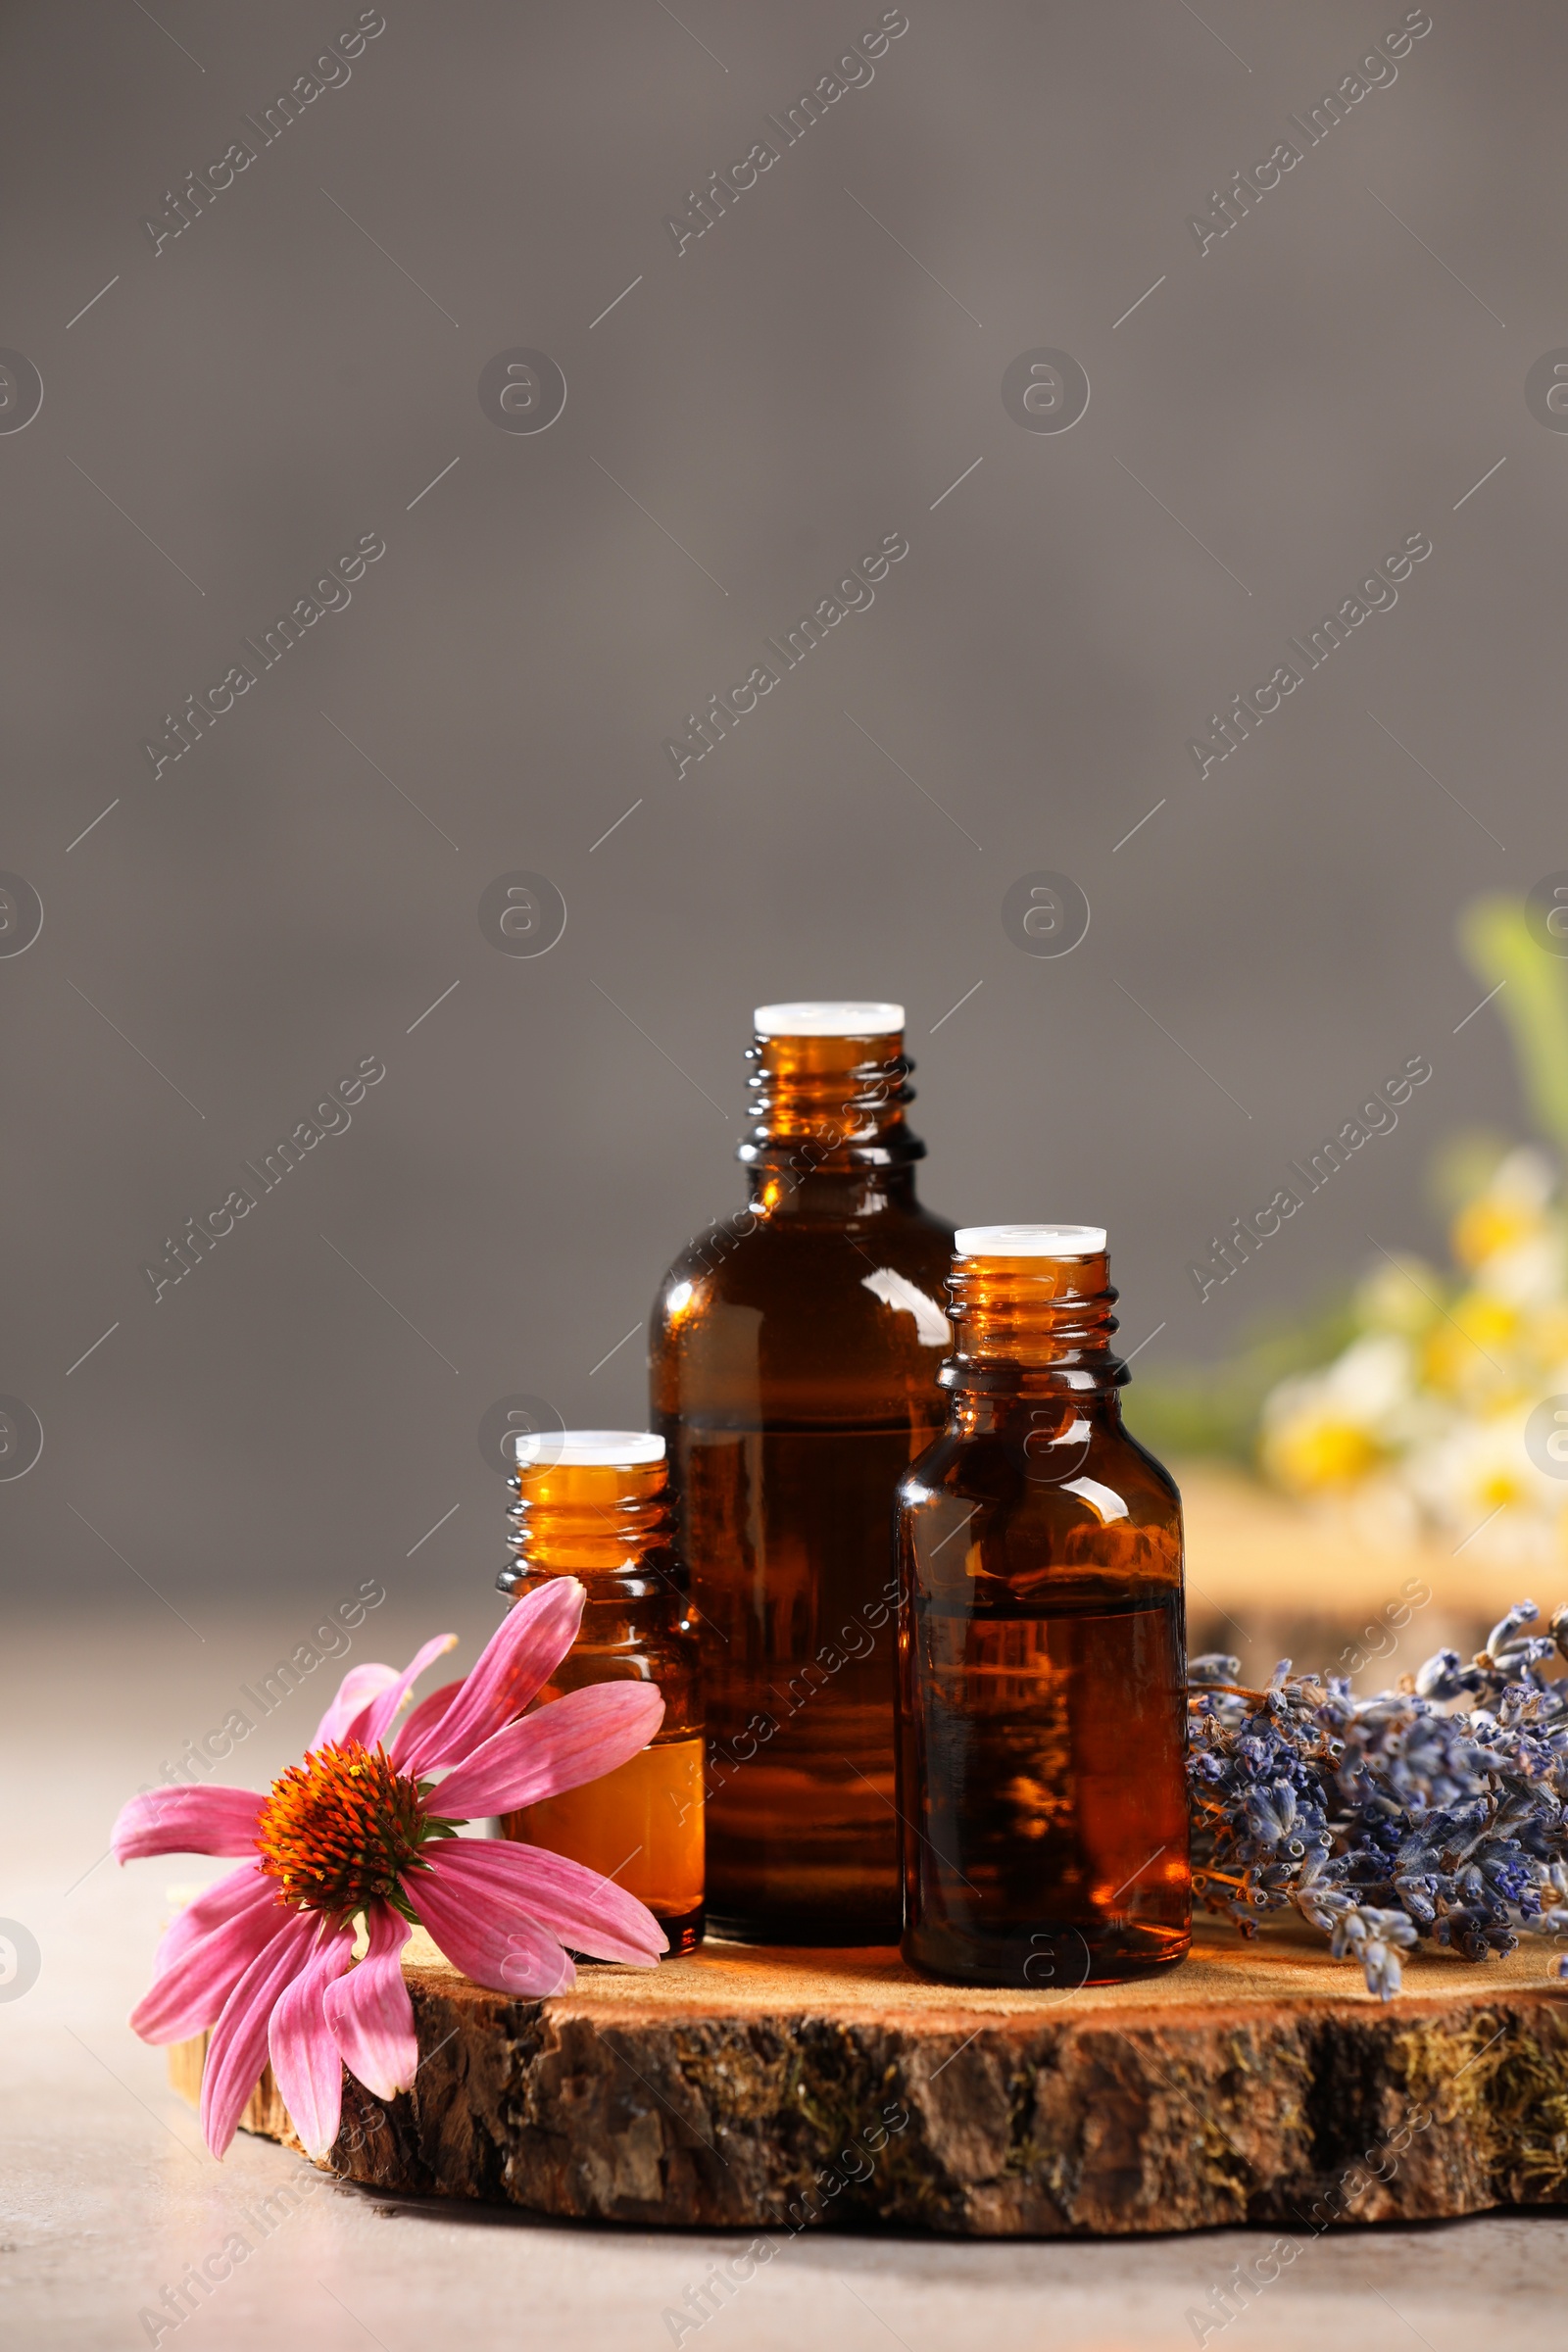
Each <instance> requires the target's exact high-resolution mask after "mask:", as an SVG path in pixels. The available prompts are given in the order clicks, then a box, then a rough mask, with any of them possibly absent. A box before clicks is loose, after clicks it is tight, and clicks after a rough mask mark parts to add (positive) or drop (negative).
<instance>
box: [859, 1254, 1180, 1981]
mask: <svg viewBox="0 0 1568 2352" xmlns="http://www.w3.org/2000/svg"><path fill="white" fill-rule="evenodd" d="M957 1241H958V1250H959V1254H958V1255H957V1256H956V1257H955V1260H954V1266H953V1274H952V1279H951V1282H950V1286H949V1289H950V1296H951V1299H952V1309H951V1311H952V1315H953V1320H954V1325H955V1329H956V1347H955V1349H954V1353H953V1356H952V1358H951V1360H950V1361H949V1362H948V1363H947V1364H945V1365H944V1367H943V1369H942V1373H941V1376H940V1377H941V1380H942V1384H943V1386H944V1387H945V1388H946V1389H947V1390H948V1392H949V1395H950V1398H951V1409H950V1414H949V1419H948V1426H947V1428H946V1430H945V1431H944V1432H943V1434H942V1436H941V1437H940V1438H938V1439H937V1441H936V1443H935V1444H934V1445H933V1446H931V1448H930V1450H929V1451H928V1452H927V1453H925V1454H923V1455H922V1456H921V1458H920V1460H919V1461H918V1462H916V1463H915V1464H914V1466H913V1468H912V1469H911V1470H910V1472H909V1474H908V1476H907V1478H906V1479H905V1481H904V1484H903V1487H902V1490H901V1495H900V1505H899V1555H900V1572H901V1578H902V1582H903V1611H902V1617H901V1628H900V1674H899V1702H900V1709H899V1711H900V1807H901V1816H902V1825H903V1826H902V1849H903V1862H904V1886H905V1905H906V1912H905V1923H906V1924H905V1934H904V1953H905V1957H906V1958H907V1960H908V1961H910V1962H911V1964H912V1965H913V1966H915V1967H917V1968H921V1969H924V1970H926V1971H927V1972H928V1973H930V1974H932V1975H934V1976H938V1977H943V1978H946V1979H949V1980H952V1981H955V1982H959V1983H968V1984H983V1985H1027V1986H1032V1987H1034V1988H1036V1989H1039V1990H1042V1991H1053V1992H1056V1993H1061V1994H1065V1993H1068V1992H1071V1991H1072V1990H1074V1989H1076V1987H1077V1986H1079V1985H1085V1984H1089V1985H1100V1984H1113V1983H1118V1982H1120V1981H1122V1980H1124V1979H1127V1978H1132V1977H1141V1976H1146V1975H1149V1974H1152V1973H1154V1972H1157V1971H1159V1970H1161V1969H1164V1968H1168V1967H1170V1966H1172V1965H1174V1964H1175V1963H1176V1962H1178V1961H1180V1960H1181V1959H1183V1958H1184V1957H1185V1955H1186V1952H1187V1949H1188V1944H1189V1940H1190V1933H1191V1877H1190V1869H1189V1860H1188V1812H1187V1786H1186V1770H1185V1755H1186V1720H1185V1691H1184V1686H1185V1681H1186V1654H1185V1619H1184V1609H1183V1585H1182V1526H1181V1503H1180V1498H1179V1496H1178V1495H1177V1492H1176V1488H1175V1486H1174V1484H1173V1483H1172V1481H1171V1479H1170V1477H1169V1476H1168V1474H1167V1473H1166V1472H1165V1471H1164V1470H1163V1469H1162V1468H1161V1466H1160V1465H1159V1463H1158V1462H1156V1461H1155V1460H1154V1458H1153V1456H1152V1454H1150V1453H1148V1452H1147V1451H1146V1450H1145V1448H1144V1447H1143V1446H1140V1445H1139V1444H1138V1442H1137V1440H1136V1439H1134V1438H1133V1437H1132V1436H1131V1435H1130V1434H1129V1433H1128V1432H1127V1430H1126V1429H1125V1428H1124V1427H1123V1426H1122V1420H1121V1410H1120V1402H1119V1396H1118V1392H1119V1389H1120V1387H1121V1386H1122V1385H1123V1383H1124V1382H1125V1381H1126V1379H1127V1377H1128V1375H1127V1369H1126V1366H1125V1365H1124V1364H1123V1363H1122V1362H1121V1360H1120V1359H1119V1358H1118V1357H1117V1356H1115V1355H1113V1354H1112V1353H1111V1351H1110V1338H1111V1335H1112V1333H1113V1332H1114V1331H1115V1329H1116V1318H1115V1316H1114V1315H1113V1314H1112V1312H1111V1308H1112V1305H1113V1304H1114V1301H1115V1299H1116V1292H1115V1291H1114V1290H1113V1289H1112V1288H1111V1287H1110V1282H1109V1274H1108V1265H1107V1260H1106V1256H1105V1252H1104V1236H1103V1233H1101V1232H1100V1231H1099V1229H1098V1228H1090V1227H1060V1228H1040V1227H1011V1228H1009V1227H979V1228H974V1229H971V1230H970V1231H968V1232H960V1234H959V1235H958V1237H957Z"/></svg>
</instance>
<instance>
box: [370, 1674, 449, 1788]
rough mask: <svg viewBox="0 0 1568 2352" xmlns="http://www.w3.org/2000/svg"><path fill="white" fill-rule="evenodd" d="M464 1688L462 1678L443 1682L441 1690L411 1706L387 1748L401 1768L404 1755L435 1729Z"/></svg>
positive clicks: (432, 1692) (394, 1761)
mask: <svg viewBox="0 0 1568 2352" xmlns="http://www.w3.org/2000/svg"><path fill="white" fill-rule="evenodd" d="M462 1689H463V1683H462V1680H461V1679H460V1680H459V1681H457V1682H455V1683H443V1684H442V1686H441V1688H440V1690H439V1691H431V1693H430V1695H429V1697H428V1698H421V1699H420V1701H419V1703H418V1705H417V1707H411V1708H410V1710H409V1712H408V1714H407V1715H405V1716H404V1718H403V1721H402V1722H401V1723H400V1724H399V1725H398V1728H397V1730H396V1731H395V1732H394V1733H393V1735H392V1744H391V1746H390V1747H389V1748H388V1749H387V1754H388V1755H389V1756H390V1757H391V1759H392V1761H393V1763H394V1764H396V1765H397V1766H398V1767H399V1769H400V1770H401V1769H403V1759H404V1757H405V1756H407V1755H409V1754H410V1753H411V1752H412V1751H413V1750H414V1749H415V1748H416V1747H417V1746H418V1745H419V1743H420V1741H421V1740H423V1739H424V1738H425V1736H426V1734H427V1733H429V1732H431V1731H433V1730H434V1729H435V1726H436V1725H437V1724H438V1723H439V1722H440V1721H441V1718H442V1716H443V1715H444V1714H445V1713H446V1711H447V1709H448V1707H450V1706H451V1704H452V1701H453V1700H454V1699H455V1698H456V1697H457V1695H458V1692H459V1691H461V1690H462Z"/></svg>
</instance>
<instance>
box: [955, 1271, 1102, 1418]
mask: <svg viewBox="0 0 1568 2352" xmlns="http://www.w3.org/2000/svg"><path fill="white" fill-rule="evenodd" d="M948 1296H949V1298H950V1299H951V1301H952V1304H951V1306H950V1308H949V1313H950V1315H951V1318H952V1321H953V1326H954V1337H955V1345H954V1351H953V1353H952V1355H951V1356H950V1357H949V1358H948V1360H947V1362H946V1363H945V1364H944V1365H943V1366H942V1369H941V1371H940V1372H939V1374H938V1376H937V1377H938V1379H939V1380H940V1381H941V1383H942V1385H943V1387H944V1388H946V1389H952V1390H956V1391H970V1392H978V1393H980V1394H987V1393H989V1394H992V1395H1003V1396H1005V1395H1011V1394H1030V1395H1036V1394H1042V1393H1049V1392H1058V1393H1062V1394H1069V1395H1071V1394H1076V1395H1100V1396H1104V1397H1110V1396H1112V1395H1114V1393H1115V1391H1116V1390H1117V1389H1119V1388H1122V1387H1123V1386H1125V1384H1126V1382H1127V1381H1128V1379H1129V1378H1130V1377H1131V1376H1130V1374H1129V1373H1128V1370H1127V1366H1126V1364H1125V1363H1124V1362H1123V1361H1122V1359H1121V1357H1120V1356H1118V1355H1115V1354H1113V1353H1112V1352H1111V1347H1110V1340H1111V1335H1112V1333H1113V1332H1115V1331H1116V1330H1117V1328H1118V1325H1117V1319H1116V1316H1115V1315H1114V1313H1113V1312H1112V1311H1111V1310H1112V1308H1113V1307H1114V1305H1115V1303H1116V1299H1117V1296H1118V1294H1117V1292H1116V1290H1115V1289H1114V1288H1113V1286H1112V1284H1111V1280H1110V1270H1109V1261H1108V1259H1107V1258H1106V1257H1105V1256H1104V1255H1103V1253H1102V1254H1101V1255H1100V1256H1098V1257H1081V1258H1053V1257H1007V1258H1005V1257H956V1258H955V1259H954V1261H953V1272H952V1273H951V1275H950V1276H949V1278H948Z"/></svg>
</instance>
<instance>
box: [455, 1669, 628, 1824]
mask: <svg viewBox="0 0 1568 2352" xmlns="http://www.w3.org/2000/svg"><path fill="white" fill-rule="evenodd" d="M663 1715H664V1701H663V1698H662V1695H661V1693H660V1692H659V1691H657V1690H656V1689H655V1687H654V1685H653V1684H652V1683H590V1684H589V1685H588V1687H587V1688H586V1689H585V1690H582V1691H566V1692H564V1695H563V1696H562V1697H560V1698H553V1699H552V1700H551V1701H550V1703H549V1705H548V1706H544V1707H537V1708H535V1710H534V1712H533V1713H532V1714H531V1715H525V1716H524V1717H523V1719H522V1721H521V1722H520V1723H509V1724H508V1725H507V1726H506V1727H505V1729H504V1730H502V1731H499V1732H496V1733H495V1734H494V1735H493V1736H492V1737H491V1738H490V1739H488V1740H486V1741H485V1743H484V1745H483V1746H482V1747H477V1748H475V1749H474V1750H473V1752H472V1753H471V1754H470V1755H468V1756H466V1757H465V1759H464V1761H463V1762H462V1763H461V1764H459V1765H458V1766H457V1767H456V1769H455V1770H454V1771H452V1772H449V1773H448V1775H447V1777H446V1779H445V1780H444V1781H443V1782H442V1783H441V1785H440V1787H439V1788H438V1789H436V1790H435V1792H434V1794H433V1795H432V1796H431V1798H430V1806H431V1810H432V1811H433V1812H435V1813H437V1814H438V1815H439V1816H440V1818H441V1819H442V1820H443V1821H476V1820H479V1819H480V1818H481V1817H482V1816H484V1815H485V1814H487V1813H508V1812H511V1811H512V1809H513V1808H514V1806H516V1805H531V1804H536V1803H537V1802H538V1801H539V1799H540V1798H541V1797H546V1796H555V1795H557V1794H558V1793H559V1792H560V1790H561V1789H576V1788H579V1787H580V1786H581V1785H582V1783H583V1782H584V1781H597V1780H598V1779H599V1778H600V1776H601V1774H603V1773H607V1772H613V1770H614V1769H615V1766H616V1765H617V1764H624V1763H625V1762H626V1760H627V1758H628V1757H629V1756H635V1755H636V1754H637V1753H638V1752H639V1751H640V1750H641V1749H642V1748H645V1747H646V1746H647V1745H648V1742H649V1740H651V1739H652V1738H653V1736H654V1734H655V1733H656V1732H657V1731H658V1729H659V1727H660V1724H661V1723H662V1720H663Z"/></svg>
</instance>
